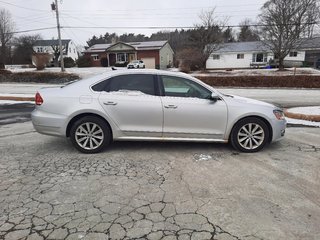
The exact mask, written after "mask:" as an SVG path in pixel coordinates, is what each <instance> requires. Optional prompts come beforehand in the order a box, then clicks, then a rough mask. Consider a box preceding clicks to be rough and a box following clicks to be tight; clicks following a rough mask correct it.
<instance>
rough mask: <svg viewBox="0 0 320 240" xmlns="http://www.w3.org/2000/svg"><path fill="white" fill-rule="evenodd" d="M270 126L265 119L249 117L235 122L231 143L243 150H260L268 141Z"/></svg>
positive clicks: (248, 151) (249, 151)
mask: <svg viewBox="0 0 320 240" xmlns="http://www.w3.org/2000/svg"><path fill="white" fill-rule="evenodd" d="M269 137H270V132H269V128H268V126H267V125H266V123H265V122H264V121H262V120H261V119H259V118H255V117H248V118H245V119H242V120H240V121H239V122H237V123H236V124H235V126H234V127H233V129H232V131H231V135H230V141H231V145H232V146H233V147H234V148H235V149H237V150H239V151H241V152H247V153H251V152H258V151H260V150H261V149H263V148H264V146H265V145H266V144H267V143H268V141H269Z"/></svg>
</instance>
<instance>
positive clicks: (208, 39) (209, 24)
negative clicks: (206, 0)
mask: <svg viewBox="0 0 320 240" xmlns="http://www.w3.org/2000/svg"><path fill="white" fill-rule="evenodd" d="M199 18H200V24H197V25H196V26H195V29H194V31H192V32H191V36H190V42H191V47H193V48H195V49H197V50H198V51H199V52H201V56H202V57H201V60H200V61H201V62H200V63H199V65H200V67H201V68H203V69H205V67H206V62H207V59H208V58H209V57H210V55H211V54H212V53H213V52H214V51H215V50H216V49H217V48H218V44H219V43H221V42H222V41H223V29H222V27H221V26H222V25H225V23H226V22H227V19H225V21H219V20H218V19H217V17H216V16H215V8H213V9H210V10H207V11H202V12H201V13H200V15H199Z"/></svg>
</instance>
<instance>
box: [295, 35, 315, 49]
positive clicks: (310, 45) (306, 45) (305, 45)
mask: <svg viewBox="0 0 320 240" xmlns="http://www.w3.org/2000/svg"><path fill="white" fill-rule="evenodd" d="M299 49H320V37H314V38H310V39H306V40H305V41H303V42H302V44H301V45H300V47H299Z"/></svg>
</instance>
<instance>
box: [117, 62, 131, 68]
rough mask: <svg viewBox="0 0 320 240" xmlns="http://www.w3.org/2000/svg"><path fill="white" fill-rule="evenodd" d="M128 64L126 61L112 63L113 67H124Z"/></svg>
mask: <svg viewBox="0 0 320 240" xmlns="http://www.w3.org/2000/svg"><path fill="white" fill-rule="evenodd" d="M127 65H128V62H116V63H115V64H114V66H115V67H126V66H127Z"/></svg>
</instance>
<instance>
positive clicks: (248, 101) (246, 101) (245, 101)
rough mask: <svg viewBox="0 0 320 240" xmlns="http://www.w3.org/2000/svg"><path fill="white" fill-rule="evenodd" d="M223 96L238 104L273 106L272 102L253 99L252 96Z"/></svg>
mask: <svg viewBox="0 0 320 240" xmlns="http://www.w3.org/2000/svg"><path fill="white" fill-rule="evenodd" d="M223 96H224V97H225V98H228V99H229V100H230V101H232V102H236V103H239V104H242V103H243V104H252V105H259V106H263V107H272V108H274V107H275V106H274V105H273V104H270V103H266V102H262V101H259V100H255V99H252V98H246V97H240V96H237V95H223Z"/></svg>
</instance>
